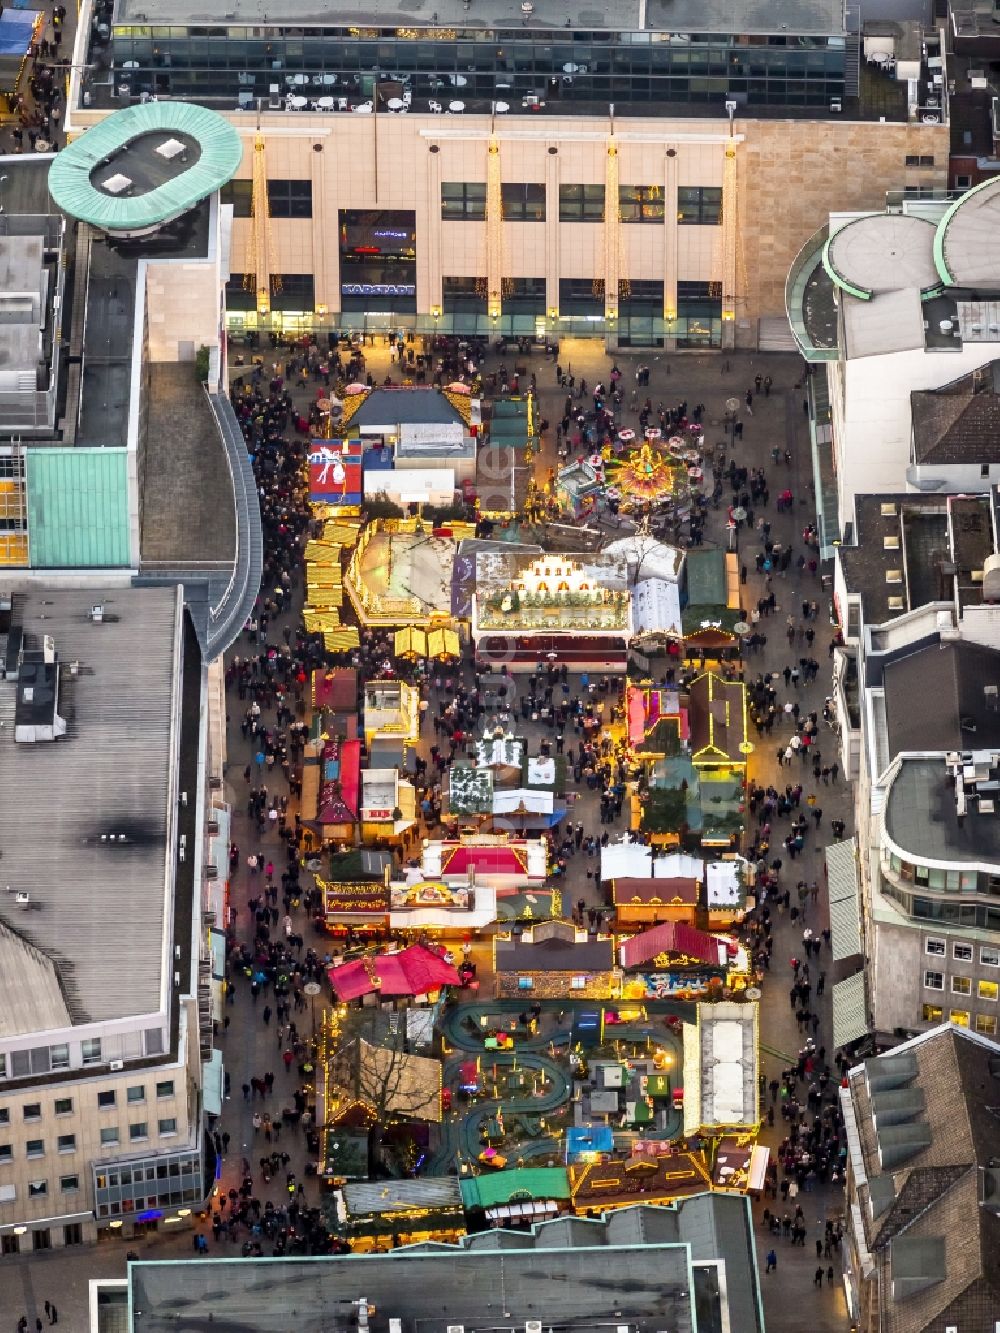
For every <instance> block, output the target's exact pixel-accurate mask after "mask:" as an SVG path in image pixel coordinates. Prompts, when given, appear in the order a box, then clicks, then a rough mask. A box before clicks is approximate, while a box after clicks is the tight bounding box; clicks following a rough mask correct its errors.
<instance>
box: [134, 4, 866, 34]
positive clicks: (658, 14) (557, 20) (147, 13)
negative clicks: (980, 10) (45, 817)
mask: <svg viewBox="0 0 1000 1333" xmlns="http://www.w3.org/2000/svg"><path fill="white" fill-rule="evenodd" d="M223 10H224V13H223ZM151 13H152V11H151V10H150V6H149V4H148V0H117V3H116V5H115V12H114V22H115V23H116V24H130V25H131V24H136V23H142V22H144V21H149V19H150V17H151ZM152 17H153V18H154V20H155V21H156V22H158V23H165V24H166V23H178V24H186V25H189V26H195V25H206V26H209V25H211V26H218V24H219V23H220V22H221V21H223V20H224V21H225V22H227V23H229V24H230V25H235V24H253V25H254V26H267V27H270V26H275V27H282V28H287V27H288V26H289V25H290V24H293V25H295V26H296V27H308V28H312V27H352V26H356V25H357V21H358V13H357V10H356V9H352V8H350V7H348V6H345V5H344V4H343V3H338V0H297V3H295V4H292V5H289V6H287V7H286V8H285V9H283V10H282V13H281V14H280V16H279V15H276V14H275V13H274V12H273V9H270V10H269V7H268V4H267V0H231V2H230V3H227V4H226V5H225V6H219V7H217V8H216V11H215V12H214V13H213V12H212V10H211V7H209V8H208V9H207V10H206V7H205V5H203V4H201V5H199V4H198V3H197V0H168V2H167V3H166V4H165V5H164V6H162V7H160V8H158V9H157V10H156V11H155V13H153V14H152ZM567 19H570V20H571V21H572V24H573V25H574V26H575V27H578V28H587V29H590V30H602V29H606V30H612V31H625V32H629V31H642V30H643V29H646V30H647V31H653V32H664V31H666V32H671V33H676V32H681V33H684V32H708V33H726V32H733V33H746V34H774V35H783V34H785V33H795V34H797V35H814V36H826V35H829V36H840V35H842V34H843V33H844V31H845V27H844V7H843V4H842V2H841V0H782V2H781V4H779V5H777V6H776V5H774V4H769V3H768V0H740V2H739V3H738V4H736V5H733V4H731V3H727V0H708V3H707V4H706V3H700V4H699V3H697V0H651V2H650V3H649V4H648V6H647V5H645V4H642V3H640V0H622V3H620V4H612V3H610V0H603V3H600V4H596V5H594V7H593V8H591V9H587V10H582V11H581V10H579V9H577V8H574V7H573V6H571V5H568V4H567V3H566V0H536V3H535V5H534V9H533V10H532V11H531V13H530V25H531V27H532V28H564V27H566V26H568V25H567ZM365 22H366V24H368V25H370V26H392V27H398V28H407V29H412V28H424V27H426V28H439V27H445V28H447V27H452V26H455V27H460V28H520V27H522V26H523V25H524V24H525V22H526V19H525V15H524V12H523V11H522V8H521V3H520V0H490V4H489V5H488V6H487V8H486V9H485V10H484V9H479V10H477V9H473V10H472V11H471V12H470V11H469V10H468V9H467V8H466V6H465V5H464V4H463V3H462V2H461V0H412V3H408V4H406V5H405V6H404V5H400V4H399V0H372V3H371V4H370V5H369V6H368V7H367V8H366V10H365Z"/></svg>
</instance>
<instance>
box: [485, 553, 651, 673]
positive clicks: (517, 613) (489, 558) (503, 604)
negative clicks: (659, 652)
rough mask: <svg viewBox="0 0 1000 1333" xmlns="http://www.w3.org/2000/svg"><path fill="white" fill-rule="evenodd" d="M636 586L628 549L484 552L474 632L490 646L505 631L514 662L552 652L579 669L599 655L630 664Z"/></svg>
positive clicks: (528, 665)
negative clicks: (624, 553) (618, 552)
mask: <svg viewBox="0 0 1000 1333" xmlns="http://www.w3.org/2000/svg"><path fill="white" fill-rule="evenodd" d="M631 629H632V613H631V594H630V592H629V587H628V570H627V564H626V562H625V560H624V558H623V557H618V556H610V555H608V554H607V553H601V554H598V555H587V556H583V555H579V556H574V555H553V554H549V555H544V556H535V555H524V554H517V553H513V552H488V553H481V554H479V555H478V556H477V558H476V592H475V594H474V596H473V600H472V637H473V641H474V643H475V644H476V647H477V649H480V650H482V651H484V652H485V651H486V650H488V649H489V648H490V646H491V644H492V643H493V638H492V636H494V635H495V636H497V638H498V639H501V640H502V642H503V644H504V649H505V659H504V660H505V661H506V662H507V665H508V669H510V670H514V671H518V670H520V671H524V670H528V669H531V670H533V669H534V667H535V665H536V664H537V662H538V661H539V659H540V657H544V656H545V655H546V654H552V655H554V656H558V657H560V658H561V659H562V660H565V661H572V662H574V663H575V664H576V665H575V666H574V669H582V663H584V662H589V661H590V660H591V659H593V661H594V663H595V666H596V665H598V664H599V665H600V666H601V667H602V668H603V669H604V670H609V669H611V670H624V668H625V655H626V648H627V644H628V640H629V638H630V637H631Z"/></svg>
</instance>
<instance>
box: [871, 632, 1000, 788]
mask: <svg viewBox="0 0 1000 1333" xmlns="http://www.w3.org/2000/svg"><path fill="white" fill-rule="evenodd" d="M883 680H884V686H885V716H886V728H887V733H888V741H889V757H890V758H895V756H896V755H897V754H900V753H901V752H903V751H905V750H913V751H927V750H964V749H970V748H973V749H977V750H988V749H992V748H994V747H998V746H1000V709H998V708H997V707H996V706H995V703H996V696H995V695H990V694H988V693H987V692H986V687H987V686H996V684H997V683H998V681H1000V652H998V651H997V650H996V649H994V648H983V647H981V646H980V645H979V644H975V643H964V642H959V643H934V644H931V645H929V646H927V647H924V648H921V649H919V650H918V651H917V652H914V653H910V654H909V655H908V656H907V657H902V658H899V659H897V660H896V661H894V662H890V663H889V664H888V665H887V666H886V668H885V673H884V677H883ZM929 699H933V700H934V707H933V708H928V707H927V701H928V700H929ZM942 777H943V774H942Z"/></svg>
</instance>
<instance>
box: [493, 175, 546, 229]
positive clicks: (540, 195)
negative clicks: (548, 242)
mask: <svg viewBox="0 0 1000 1333" xmlns="http://www.w3.org/2000/svg"><path fill="white" fill-rule="evenodd" d="M500 202H501V206H502V208H503V216H504V221H505V222H544V221H545V186H544V185H535V184H532V183H531V182H526V183H523V184H519V183H517V182H514V181H508V182H506V183H505V184H503V185H501V186H500Z"/></svg>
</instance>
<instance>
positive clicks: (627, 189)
mask: <svg viewBox="0 0 1000 1333" xmlns="http://www.w3.org/2000/svg"><path fill="white" fill-rule="evenodd" d="M664 214H665V204H664V199H663V186H662V185H619V187H618V217H619V219H620V220H621V221H622V222H648V223H660V222H662V221H663V218H664Z"/></svg>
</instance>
